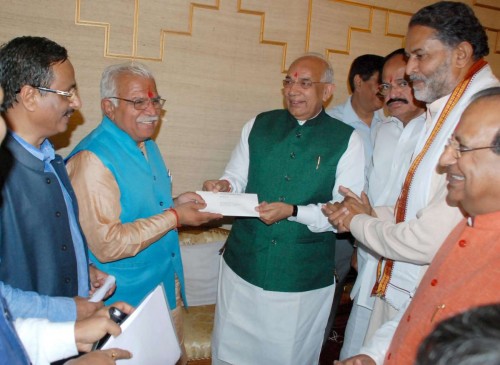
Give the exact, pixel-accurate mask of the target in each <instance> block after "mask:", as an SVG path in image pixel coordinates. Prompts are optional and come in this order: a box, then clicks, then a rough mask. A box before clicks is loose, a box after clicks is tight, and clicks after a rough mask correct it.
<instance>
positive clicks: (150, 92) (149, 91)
mask: <svg viewBox="0 0 500 365" xmlns="http://www.w3.org/2000/svg"><path fill="white" fill-rule="evenodd" d="M148 97H149V98H152V97H153V92H152V91H151V90H148Z"/></svg>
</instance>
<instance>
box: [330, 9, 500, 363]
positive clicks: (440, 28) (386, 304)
mask: <svg viewBox="0 0 500 365" xmlns="http://www.w3.org/2000/svg"><path fill="white" fill-rule="evenodd" d="M405 52H406V54H407V56H408V61H407V66H406V73H407V74H408V76H409V78H410V80H411V81H412V87H413V91H414V95H415V98H416V99H417V100H420V101H423V102H425V103H427V117H426V122H425V128H424V130H423V132H422V133H421V135H420V137H419V140H418V141H417V145H416V148H415V151H414V154H413V158H412V162H411V165H410V168H409V169H408V173H407V175H406V177H405V181H404V183H403V186H402V189H401V193H400V195H399V198H398V201H397V203H396V204H395V206H392V207H390V206H386V207H375V208H372V207H371V205H370V203H369V201H368V199H367V198H366V196H363V197H361V199H360V198H358V197H356V196H350V197H348V198H346V200H345V202H344V203H343V204H342V205H337V206H333V205H330V206H328V207H327V210H329V212H327V213H328V214H329V221H330V222H331V223H332V224H333V225H335V226H336V227H338V229H340V230H348V229H349V230H350V231H351V232H352V234H353V235H354V237H356V239H357V240H358V241H359V242H360V244H364V245H365V246H367V247H368V248H370V249H372V250H373V251H375V252H376V253H378V254H379V255H381V256H382V257H383V258H384V259H383V260H382V261H381V263H380V270H378V272H377V274H378V275H377V280H376V283H375V286H374V288H373V290H372V293H373V295H374V296H375V297H376V298H375V303H374V307H373V313H372V316H371V320H370V326H372V325H373V326H375V327H374V328H378V329H377V330H376V331H375V332H374V334H373V335H372V336H371V337H370V338H367V339H366V340H365V345H364V346H363V347H362V349H361V351H360V353H361V355H358V356H354V357H351V358H349V359H347V360H344V361H342V362H341V364H343V365H352V364H354V363H362V364H370V365H372V364H382V363H383V362H384V361H385V362H389V361H391V358H392V357H393V356H394V353H392V352H388V348H389V345H390V342H391V339H392V338H393V336H394V331H395V329H396V327H397V325H398V323H399V321H400V320H401V315H402V313H404V311H405V309H406V308H407V307H408V305H409V304H410V303H411V300H412V298H413V296H414V295H415V291H416V290H417V288H418V286H419V283H420V280H421V278H422V275H423V274H424V272H425V271H426V270H427V268H428V265H429V263H430V262H431V261H432V259H433V257H434V255H435V253H436V252H437V250H438V249H439V247H440V245H441V244H442V242H443V241H444V239H445V238H446V237H447V236H448V234H449V233H450V232H451V230H452V229H453V227H455V226H456V224H457V223H458V222H459V221H460V219H462V217H463V216H462V214H461V212H460V210H459V209H457V208H456V207H450V206H448V205H447V204H446V201H445V195H446V178H445V176H444V175H443V174H442V173H440V172H441V171H439V169H437V168H436V167H437V163H438V160H439V156H440V155H441V153H442V151H443V148H444V146H445V145H446V141H447V140H448V138H449V137H450V135H451V134H452V133H453V130H454V129H455V127H456V125H457V122H458V120H459V119H460V115H461V114H462V112H463V110H464V109H465V108H466V107H467V105H468V104H469V102H470V98H471V96H472V95H474V94H475V93H476V92H478V91H480V90H483V89H486V88H488V87H491V86H497V85H499V82H498V79H497V78H496V77H495V76H494V75H493V73H492V72H491V68H490V67H489V65H488V64H487V62H486V61H485V60H484V58H483V57H484V56H486V55H487V54H488V52H489V47H488V38H487V35H486V32H485V30H484V28H483V26H482V25H481V23H480V22H479V20H478V19H477V17H476V16H475V15H474V12H473V10H472V9H471V8H470V7H469V6H468V5H466V4H464V3H461V2H453V1H440V2H437V3H435V4H432V5H429V6H426V7H424V8H422V9H420V10H419V11H418V12H417V13H415V14H414V15H413V16H412V17H411V19H410V23H409V26H408V31H407V35H406V47H405ZM345 193H346V194H348V195H350V194H349V193H348V192H345ZM410 319H411V318H410ZM404 320H408V319H407V318H405V319H404ZM396 363H397V364H400V363H401V362H397V361H396Z"/></svg>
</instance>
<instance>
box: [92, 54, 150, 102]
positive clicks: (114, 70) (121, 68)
mask: <svg viewBox="0 0 500 365" xmlns="http://www.w3.org/2000/svg"><path fill="white" fill-rule="evenodd" d="M122 74H133V75H137V76H142V77H144V78H148V79H153V80H154V76H153V73H152V72H151V70H150V69H149V68H148V67H147V66H146V65H145V64H143V63H140V62H135V61H134V62H125V63H120V64H116V65H111V66H108V67H106V68H105V69H104V71H103V73H102V77H101V99H106V98H110V97H113V96H117V89H118V85H117V83H116V80H117V79H118V76H120V75H122ZM110 101H111V102H112V103H113V104H114V105H115V106H117V105H118V100H116V99H110Z"/></svg>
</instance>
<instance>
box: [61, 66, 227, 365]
mask: <svg viewBox="0 0 500 365" xmlns="http://www.w3.org/2000/svg"><path fill="white" fill-rule="evenodd" d="M101 99H102V100H101V107H102V111H103V114H104V118H103V120H102V121H101V123H100V124H99V126H98V127H97V128H96V129H95V130H93V131H92V132H91V133H90V134H89V135H88V136H87V137H85V138H84V139H83V140H82V141H81V142H80V143H79V144H78V146H77V147H76V148H75V150H74V151H73V152H72V153H71V154H70V156H69V161H68V164H67V168H68V174H69V176H70V179H71V181H72V184H73V188H74V190H75V193H76V195H77V198H78V203H79V205H80V213H81V214H80V223H81V225H82V229H83V231H84V232H85V233H86V236H87V240H88V245H89V248H90V257H91V260H92V261H93V262H94V264H95V265H96V266H98V267H99V268H106V270H107V271H108V272H109V273H110V274H112V275H114V276H115V277H116V281H117V289H116V292H115V294H114V295H113V297H112V300H113V301H116V300H123V301H126V302H128V303H130V304H132V305H137V304H139V302H140V301H141V300H142V299H143V298H144V297H145V296H146V295H147V294H148V293H149V292H151V291H152V290H153V289H154V288H155V287H156V286H157V285H158V284H163V286H164V288H165V291H166V295H167V299H168V303H169V306H170V308H171V309H172V310H173V311H172V315H173V318H174V322H175V325H176V329H177V335H178V337H179V340H180V342H181V346H182V341H183V332H182V312H181V310H180V304H181V299H180V298H181V294H180V293H181V292H182V293H183V292H184V289H183V288H184V276H183V271H182V261H181V255H180V249H179V241H178V236H177V230H176V228H177V227H179V226H180V225H183V224H186V225H199V224H202V223H205V222H207V221H209V220H211V219H214V218H218V217H221V216H220V215H217V214H211V213H202V212H199V209H201V208H204V207H205V204H204V202H203V199H202V198H201V197H200V196H199V195H198V194H195V193H192V192H188V193H184V194H181V195H180V196H178V197H177V198H175V199H172V195H171V190H172V187H171V181H170V173H169V171H168V169H167V168H166V166H165V163H164V161H163V158H162V156H161V153H160V151H159V149H158V147H157V145H156V143H155V142H154V141H153V140H152V139H151V137H152V136H153V134H154V133H155V131H156V128H157V127H158V124H159V121H160V114H161V109H162V106H163V103H164V102H165V100H163V99H161V97H160V96H158V92H157V90H156V83H155V80H154V77H153V75H152V74H151V72H150V71H149V70H148V69H147V68H146V67H145V66H144V65H142V64H140V63H138V62H134V63H125V64H119V65H112V66H109V67H108V68H106V69H105V70H104V73H103V76H102V80H101ZM183 363H185V359H184V357H183V358H181V360H180V364H183Z"/></svg>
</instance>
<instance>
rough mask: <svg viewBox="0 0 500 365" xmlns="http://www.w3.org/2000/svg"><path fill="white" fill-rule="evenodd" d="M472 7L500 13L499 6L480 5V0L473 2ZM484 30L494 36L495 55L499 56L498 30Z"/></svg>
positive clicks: (488, 28)
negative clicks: (492, 33)
mask: <svg viewBox="0 0 500 365" xmlns="http://www.w3.org/2000/svg"><path fill="white" fill-rule="evenodd" d="M472 5H474V6H477V7H478V8H485V9H490V10H497V11H500V6H493V5H488V4H481V3H480V0H473V2H472ZM484 28H485V29H486V30H489V31H491V32H494V33H495V34H496V37H495V53H496V54H500V29H497V28H491V27H484Z"/></svg>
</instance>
